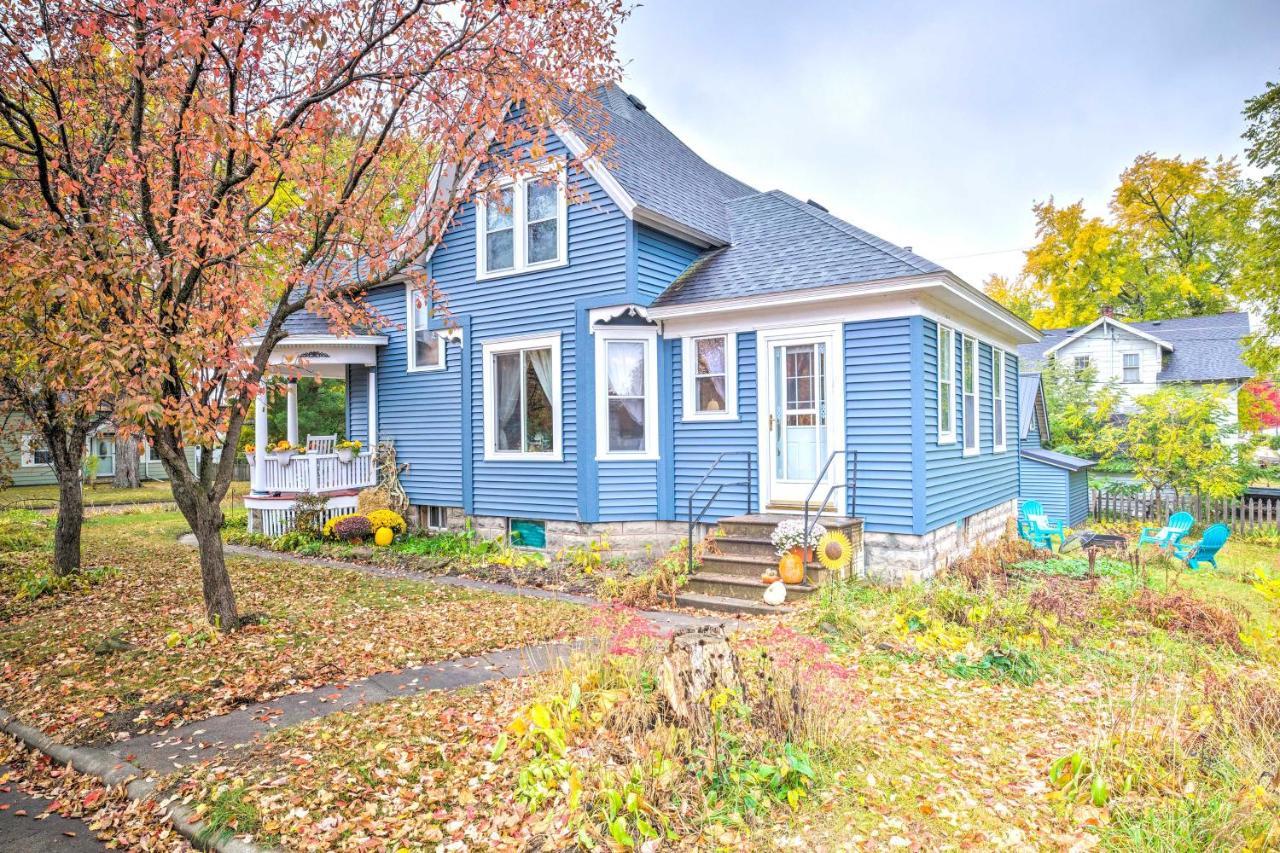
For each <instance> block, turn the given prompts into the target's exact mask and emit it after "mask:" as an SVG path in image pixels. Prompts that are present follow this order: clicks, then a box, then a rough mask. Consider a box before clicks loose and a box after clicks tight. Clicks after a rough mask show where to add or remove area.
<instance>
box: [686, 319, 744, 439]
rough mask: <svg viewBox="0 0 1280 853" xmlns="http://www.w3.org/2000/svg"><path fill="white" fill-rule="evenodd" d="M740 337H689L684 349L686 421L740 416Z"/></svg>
mask: <svg viewBox="0 0 1280 853" xmlns="http://www.w3.org/2000/svg"><path fill="white" fill-rule="evenodd" d="M736 339H737V335H735V334H733V333H727V334H722V335H701V336H699V337H696V338H685V339H684V341H683V343H682V344H681V347H682V350H681V351H682V354H683V358H682V362H683V364H682V370H683V376H684V383H683V385H684V388H683V408H684V414H683V417H684V420H686V421H715V420H735V419H736V418H737V417H738V388H737V385H738V377H737V367H738V353H737V346H736V344H737V340H736Z"/></svg>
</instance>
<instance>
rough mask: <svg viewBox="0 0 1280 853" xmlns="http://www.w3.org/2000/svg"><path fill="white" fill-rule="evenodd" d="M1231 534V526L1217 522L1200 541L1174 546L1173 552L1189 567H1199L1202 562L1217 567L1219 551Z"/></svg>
mask: <svg viewBox="0 0 1280 853" xmlns="http://www.w3.org/2000/svg"><path fill="white" fill-rule="evenodd" d="M1230 535H1231V528H1230V527H1227V526H1226V525H1225V524H1215V525H1213V526H1212V527H1210V528H1209V529H1208V530H1206V531H1205V532H1204V535H1203V536H1201V537H1200V541H1199V542H1188V543H1186V544H1184V545H1175V546H1173V553H1174V555H1175V556H1177V558H1178V559H1179V560H1182V561H1183V562H1185V563H1186V564H1187V566H1188V567H1189V568H1192V569H1198V568H1200V564H1201V563H1208V564H1209V565H1211V566H1213V567H1214V568H1215V569H1216V568H1218V552H1219V551H1221V550H1222V546H1223V545H1225V544H1227V537H1228V536H1230Z"/></svg>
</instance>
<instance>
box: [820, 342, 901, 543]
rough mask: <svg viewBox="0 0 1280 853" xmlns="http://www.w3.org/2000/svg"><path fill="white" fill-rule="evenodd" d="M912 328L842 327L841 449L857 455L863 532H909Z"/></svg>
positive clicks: (858, 507)
mask: <svg viewBox="0 0 1280 853" xmlns="http://www.w3.org/2000/svg"><path fill="white" fill-rule="evenodd" d="M916 322H918V320H916ZM911 323H912V318H906V317H903V318H898V319H893V320H872V321H866V322H859V323H846V324H845V325H844V382H845V446H846V448H847V449H848V451H849V453H850V454H852V453H853V451H855V450H856V451H857V453H858V477H857V479H858V482H857V494H856V497H855V500H856V503H857V506H856V512H857V514H858V515H859V516H861V517H862V518H864V519H865V523H866V526H867V529H868V530H878V531H884V532H894V533H910V532H911V531H912V489H913V486H912V477H911V469H912V466H911V458H912V411H911V410H912V393H911V385H912V363H911ZM834 464H840V460H837V462H836V463H834Z"/></svg>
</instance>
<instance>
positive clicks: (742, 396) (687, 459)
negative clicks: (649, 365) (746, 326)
mask: <svg viewBox="0 0 1280 853" xmlns="http://www.w3.org/2000/svg"><path fill="white" fill-rule="evenodd" d="M682 345H683V341H681V340H675V341H672V342H671V353H672V357H671V364H672V378H673V381H672V383H671V389H672V393H673V394H674V405H673V406H672V412H673V417H674V419H675V423H674V426H673V431H674V442H673V445H674V463H673V464H674V466H675V470H674V477H675V507H674V518H676V519H680V520H687V519H688V517H689V493H690V492H691V491H692V490H693V488H694V487H695V486H696V485H697V484H698V481H699V480H700V479H702V475H703V474H705V473H706V472H707V470H708V469H709V468H710V467H711V465H712V463H714V462H715V460H716V457H717V456H719V455H720V454H721V453H722V452H723V451H726V450H729V451H733V452H732V453H731V454H729V455H728V456H726V457H725V460H724V462H723V463H721V465H720V467H719V468H717V469H716V473H715V474H713V475H712V476H711V477H709V478H708V479H707V483H706V485H705V486H703V489H702V491H701V492H699V493H698V494H699V498H698V499H697V500H696V501H695V503H694V513H695V514H696V513H697V512H698V510H699V509H700V508H701V505H702V503H703V501H705V500H706V499H707V498H708V497H710V496H711V494H712V492H714V491H715V489H716V486H718V485H724V486H725V488H724V489H723V490H722V491H721V492H720V495H719V496H718V497H717V498H716V500H715V502H714V503H713V504H712V505H711V507H710V509H709V510H708V511H707V514H706V516H705V517H704V521H714V520H715V519H717V518H720V517H721V516H725V515H739V514H741V513H743V512H744V511H745V510H746V509H747V493H746V486H745V485H729V484H730V483H737V482H739V481H742V480H745V479H746V476H747V470H746V465H747V453H746V452H747V451H750V452H751V454H752V464H753V466H754V469H753V470H752V471H751V481H752V493H753V494H752V495H751V505H752V507H753V508H754V507H758V506H759V502H760V476H759V474H760V472H759V466H760V462H759V460H758V459H756V458H755V454H756V452H757V446H758V435H757V419H756V418H757V411H758V410H757V408H756V388H757V384H756V335H755V333H754V332H740V333H739V334H738V336H737V347H738V418H737V420H732V421H687V422H686V421H685V420H683V417H684V399H683V397H684V394H683V387H684V383H683V361H682V353H681V346H682ZM668 517H670V516H668Z"/></svg>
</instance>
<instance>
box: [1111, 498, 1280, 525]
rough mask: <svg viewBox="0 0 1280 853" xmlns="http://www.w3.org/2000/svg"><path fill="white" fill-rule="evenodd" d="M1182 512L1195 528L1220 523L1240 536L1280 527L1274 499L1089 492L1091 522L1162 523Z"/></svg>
mask: <svg viewBox="0 0 1280 853" xmlns="http://www.w3.org/2000/svg"><path fill="white" fill-rule="evenodd" d="M1183 510H1185V511H1186V512H1189V513H1191V514H1192V515H1193V516H1195V518H1196V524H1197V525H1205V524H1217V523H1219V522H1221V523H1223V524H1227V525H1230V527H1231V529H1232V530H1235V531H1236V532H1239V533H1246V532H1249V531H1253V530H1259V529H1269V528H1275V527H1277V526H1278V525H1280V500H1276V499H1275V498H1258V497H1247V498H1209V497H1205V496H1203V495H1187V496H1185V497H1183V498H1180V499H1177V498H1174V497H1172V496H1171V495H1168V494H1165V495H1163V496H1159V495H1157V494H1156V493H1155V492H1144V493H1141V494H1136V495H1124V494H1108V493H1105V492H1101V491H1099V490H1098V489H1090V490H1089V515H1090V518H1092V519H1093V520H1094V521H1151V522H1160V523H1163V522H1164V521H1165V520H1166V519H1167V518H1168V517H1169V516H1170V515H1171V514H1173V513H1175V512H1179V511H1183Z"/></svg>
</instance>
